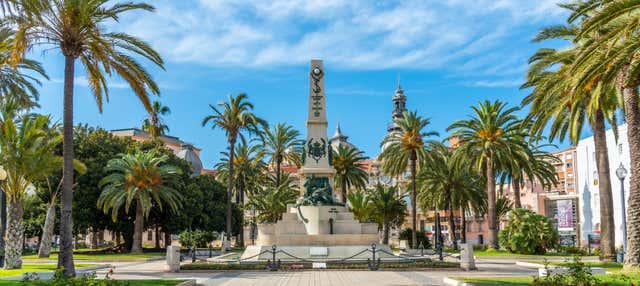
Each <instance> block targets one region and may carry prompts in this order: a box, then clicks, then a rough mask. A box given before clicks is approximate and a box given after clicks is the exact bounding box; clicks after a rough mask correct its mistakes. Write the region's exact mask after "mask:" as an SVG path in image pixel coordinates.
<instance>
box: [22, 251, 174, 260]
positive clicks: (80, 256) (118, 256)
mask: <svg viewBox="0 0 640 286" xmlns="http://www.w3.org/2000/svg"><path fill="white" fill-rule="evenodd" d="M164 256H165V253H164V252H145V253H142V254H129V253H106V254H88V253H74V254H73V259H74V260H93V261H133V260H144V259H150V258H161V257H164ZM22 259H23V260H34V261H37V260H57V259H58V254H57V253H52V254H51V256H50V257H49V258H38V255H37V254H33V255H25V256H22Z"/></svg>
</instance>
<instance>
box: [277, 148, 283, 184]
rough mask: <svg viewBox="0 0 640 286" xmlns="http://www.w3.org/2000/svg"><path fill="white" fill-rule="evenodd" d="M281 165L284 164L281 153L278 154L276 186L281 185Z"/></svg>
mask: <svg viewBox="0 0 640 286" xmlns="http://www.w3.org/2000/svg"><path fill="white" fill-rule="evenodd" d="M281 165H282V158H281V156H280V155H276V188H277V187H279V186H280V172H281V170H280V167H281Z"/></svg>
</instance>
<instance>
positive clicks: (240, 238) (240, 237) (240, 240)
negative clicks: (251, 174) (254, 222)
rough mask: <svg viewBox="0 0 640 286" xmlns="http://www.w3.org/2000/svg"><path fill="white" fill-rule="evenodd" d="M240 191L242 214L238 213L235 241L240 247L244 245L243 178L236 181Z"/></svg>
mask: <svg viewBox="0 0 640 286" xmlns="http://www.w3.org/2000/svg"><path fill="white" fill-rule="evenodd" d="M238 184H239V186H240V188H239V190H238V191H239V193H240V206H242V214H241V215H240V217H239V219H240V233H238V242H237V243H236V244H237V245H238V246H240V247H244V178H243V179H242V180H240V182H239V183H238Z"/></svg>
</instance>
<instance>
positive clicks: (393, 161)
mask: <svg viewBox="0 0 640 286" xmlns="http://www.w3.org/2000/svg"><path fill="white" fill-rule="evenodd" d="M429 123H430V121H429V119H428V118H422V117H420V116H419V115H418V114H417V113H416V112H415V111H412V112H404V113H403V114H402V118H398V119H396V120H395V124H397V125H398V127H399V128H400V131H398V132H392V133H389V134H388V135H387V136H386V137H385V138H384V140H383V141H382V146H383V148H384V149H383V150H382V153H380V156H379V157H378V158H379V159H380V160H382V170H383V172H385V173H387V174H389V175H391V176H399V175H401V174H404V173H405V172H406V171H407V167H409V170H410V172H411V220H412V222H411V227H412V230H413V232H412V237H411V242H412V243H413V244H412V245H418V238H417V236H416V220H417V206H416V197H417V191H416V174H417V172H418V162H424V160H425V158H426V156H427V150H426V149H425V142H424V141H425V139H426V138H428V137H431V136H437V135H438V133H437V132H428V131H425V130H424V129H425V128H426V127H427V126H428V125H429Z"/></svg>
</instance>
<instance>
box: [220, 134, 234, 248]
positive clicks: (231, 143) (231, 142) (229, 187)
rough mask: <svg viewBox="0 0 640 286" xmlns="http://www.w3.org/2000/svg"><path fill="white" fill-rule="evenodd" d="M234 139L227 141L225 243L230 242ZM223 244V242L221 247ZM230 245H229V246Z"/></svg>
mask: <svg viewBox="0 0 640 286" xmlns="http://www.w3.org/2000/svg"><path fill="white" fill-rule="evenodd" d="M235 143H236V141H235V138H231V140H229V176H228V184H227V217H226V220H227V221H226V230H227V237H226V239H227V242H230V241H231V239H230V237H231V196H233V159H234V157H235V152H234V151H235V150H234V148H235V145H236V144H235ZM224 243H225V242H224V241H223V246H224V245H225V244H224ZM229 245H230V244H229Z"/></svg>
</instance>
